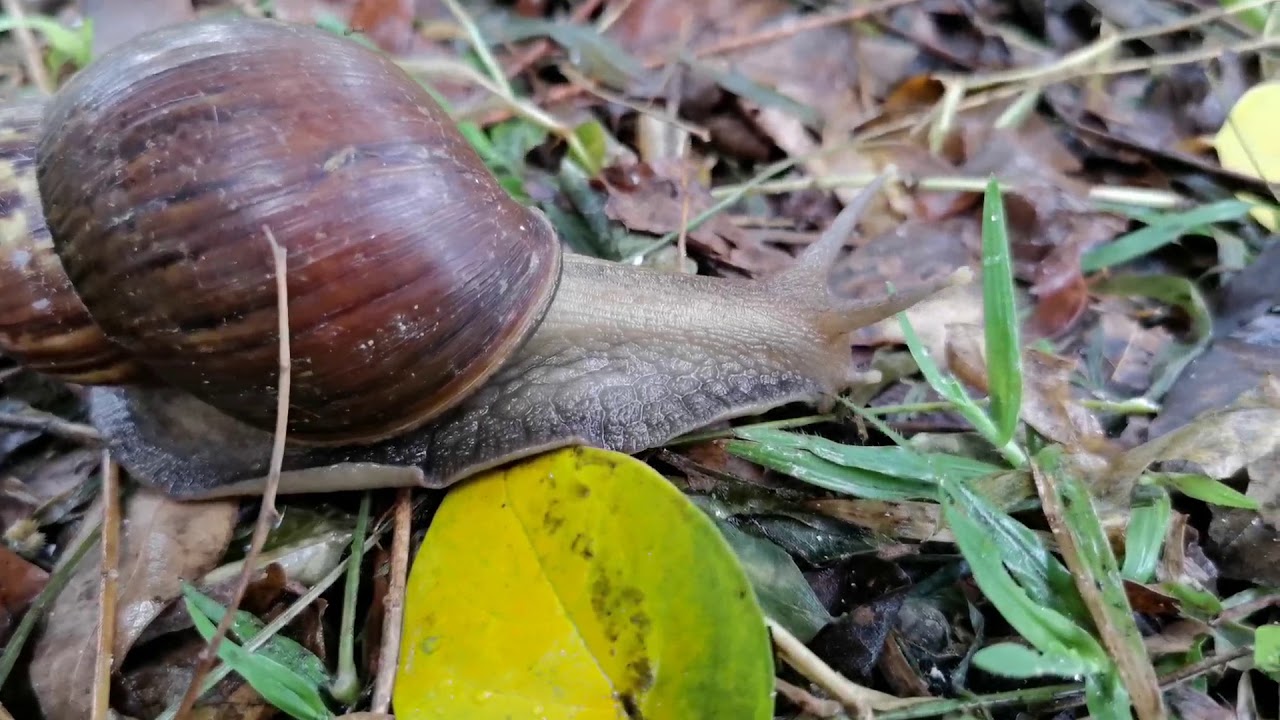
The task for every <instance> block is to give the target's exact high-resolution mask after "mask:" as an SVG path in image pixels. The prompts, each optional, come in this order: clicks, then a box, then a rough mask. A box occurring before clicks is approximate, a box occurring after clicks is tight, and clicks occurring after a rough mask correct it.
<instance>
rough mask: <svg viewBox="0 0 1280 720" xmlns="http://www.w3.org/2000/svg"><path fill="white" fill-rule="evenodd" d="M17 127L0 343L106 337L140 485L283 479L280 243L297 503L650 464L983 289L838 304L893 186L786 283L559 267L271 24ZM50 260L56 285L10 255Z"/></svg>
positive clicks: (422, 135)
mask: <svg viewBox="0 0 1280 720" xmlns="http://www.w3.org/2000/svg"><path fill="white" fill-rule="evenodd" d="M24 112H25V114H21V115H19V114H15V115H14V118H15V119H14V120H13V122H12V123H11V124H9V125H7V126H6V127H5V129H6V131H7V132H8V135H3V134H0V154H3V157H0V160H7V162H4V163H2V164H0V168H8V169H10V170H11V172H12V174H13V178H12V179H10V180H4V176H3V175H0V181H3V182H4V183H5V184H4V185H0V188H4V187H8V186H12V187H15V188H17V192H18V196H17V197H19V198H20V199H21V202H11V203H10V205H11V207H10V210H9V212H7V213H6V212H3V207H4V206H2V205H0V220H4V221H6V222H7V221H10V220H12V221H13V222H10V224H9V225H0V283H3V286H4V287H5V291H4V292H5V293H9V294H10V295H9V298H11V301H8V302H6V298H5V297H3V296H0V351H3V352H5V353H6V354H9V355H11V356H13V357H14V358H15V359H18V360H19V361H20V362H25V363H27V364H28V365H29V366H31V367H33V368H35V369H39V370H41V371H44V372H49V373H50V374H55V375H57V374H59V372H60V371H59V370H58V367H57V366H58V363H57V362H56V360H57V358H56V355H57V353H56V352H54V350H50V349H49V348H47V347H40V348H37V347H36V346H37V345H39V343H38V342H36V341H37V340H39V339H40V337H41V336H38V335H37V333H35V332H34V329H39V328H47V329H48V330H45V331H42V333H43V334H42V337H53V338H56V337H58V336H59V334H60V333H61V334H67V333H71V332H73V331H74V332H76V333H79V336H80V337H92V339H93V341H94V343H96V345H97V348H96V350H94V351H83V350H82V351H81V352H80V355H81V358H80V359H79V361H80V366H81V370H79V371H76V372H68V373H64V374H62V375H61V376H62V377H65V378H67V379H69V380H71V381H73V382H79V383H82V384H85V385H87V386H89V389H88V403H89V408H90V417H91V420H92V422H93V423H94V424H95V426H96V427H97V428H98V429H99V430H100V432H102V434H103V435H104V437H105V438H106V441H107V443H108V444H109V445H110V447H111V448H112V450H113V455H114V456H115V457H116V459H117V460H118V461H119V462H121V464H122V465H123V466H124V467H125V468H126V469H128V470H129V471H130V473H131V474H132V475H133V476H135V477H137V478H138V479H140V480H142V481H143V482H146V483H148V484H151V485H153V486H157V487H160V488H162V489H164V490H166V491H167V492H169V493H171V494H173V495H175V496H179V497H184V498H196V497H209V496H216V495H227V494H239V493H253V492H256V491H258V490H259V489H260V488H261V485H262V482H263V479H264V478H265V475H266V473H267V469H268V461H269V459H270V455H271V446H272V432H271V429H272V427H273V426H274V423H275V415H276V395H275V393H276V387H277V386H278V384H279V380H280V377H279V369H278V367H277V362H278V361H277V348H278V345H279V337H278V332H277V323H278V320H279V318H278V314H277V304H276V303H277V284H276V278H275V265H274V264H273V260H272V255H271V247H272V243H276V244H278V245H279V246H280V247H281V248H282V249H283V250H284V252H285V264H284V267H285V274H286V278H285V279H286V283H285V285H286V287H287V292H288V295H287V303H288V305H287V308H288V320H289V333H290V334H289V345H290V349H291V355H292V363H291V368H290V388H291V392H290V405H289V425H288V434H287V437H288V440H289V443H288V446H287V449H286V453H285V459H284V468H285V471H286V472H285V473H284V475H283V477H282V480H281V486H280V491H281V492H285V493H288V492H306V491H317V490H340V489H351V488H360V487H383V486H392V485H426V486H432V487H443V486H446V485H449V484H451V483H453V482H457V481H459V480H461V479H463V478H465V477H468V476H470V475H472V474H474V473H475V472H478V471H481V470H484V469H487V468H490V467H493V466H496V465H500V464H503V463H505V462H509V461H511V460H514V459H517V458H519V457H523V456H527V455H530V454H534V453H537V452H542V451H545V450H549V449H552V448H555V447H561V446H564V445H568V444H591V445H595V446H598V447H605V448H609V449H614V450H619V451H624V452H635V451H639V450H642V449H645V448H649V447H654V446H657V445H660V444H662V443H664V442H666V441H668V440H670V439H672V438H674V437H676V436H679V435H681V434H684V433H687V432H690V431H692V430H696V429H698V428H700V427H704V426H706V425H708V424H711V423H714V422H717V421H721V420H725V419H729V418H733V417H738V416H742V415H746V414H752V413H758V412H761V411H764V410H766V409H769V408H771V407H776V406H778V405H782V404H786V403H791V402H821V401H823V399H824V398H829V397H831V396H833V395H834V394H837V393H839V392H840V391H841V390H843V389H844V388H846V387H848V386H849V384H850V383H852V382H854V381H855V380H856V379H857V377H858V373H857V372H856V371H855V370H854V369H853V368H852V367H851V361H850V354H849V345H848V334H849V333H850V332H851V331H852V330H855V329H857V328H859V327H862V326H865V325H868V324H871V323H873V322H876V321H878V320H881V319H883V318H885V317H888V316H890V315H892V314H893V313H896V312H898V311H900V310H903V309H905V308H907V307H909V306H911V305H912V304H914V303H916V302H918V301H919V300H920V299H922V298H924V297H925V296H927V295H929V294H931V293H933V292H935V291H937V290H938V289H939V288H940V287H942V286H944V285H946V284H949V282H953V281H954V280H956V279H963V272H962V273H960V275H959V276H957V277H953V278H951V279H949V280H947V281H942V282H939V283H935V284H932V285H927V286H923V287H919V288H915V289H912V290H910V291H907V292H902V293H899V294H897V295H894V296H891V297H889V298H885V299H881V300H875V301H871V302H863V303H858V302H852V301H848V300H843V299H839V298H836V297H834V296H833V295H832V294H831V293H830V292H829V290H828V288H827V273H828V271H829V269H830V267H831V264H832V263H833V262H834V260H835V258H836V256H837V254H838V253H839V250H840V248H841V247H842V245H843V243H844V240H845V238H847V237H848V236H849V235H850V234H851V233H852V231H853V228H854V225H855V224H856V221H857V218H858V216H859V214H860V212H861V211H862V209H863V207H864V206H865V204H866V200H867V199H869V197H870V195H871V191H868V192H867V193H865V194H864V197H863V198H862V199H861V200H860V201H859V202H855V203H853V204H852V205H851V206H850V207H848V208H846V209H845V211H844V212H843V213H842V214H841V215H840V216H839V217H838V218H837V220H836V221H835V222H834V223H833V224H832V226H831V228H830V229H829V230H828V231H827V232H826V233H825V234H824V236H823V238H822V239H821V240H820V241H818V242H816V243H815V244H814V245H813V246H811V247H810V248H808V249H807V251H806V252H805V253H804V254H803V255H802V256H801V257H800V258H799V259H798V260H797V262H796V263H795V265H794V266H793V267H792V268H790V269H789V270H788V271H786V272H784V273H783V274H781V275H779V276H777V277H773V278H769V279H765V280H738V279H727V278H712V277H706V276H698V275H687V274H676V273H665V272H660V271H656V270H650V269H645V268H639V267H631V266H623V265H619V264H616V263H609V262H605V261H600V260H595V259H591V258H585V257H581V256H574V255H568V254H565V253H564V251H563V249H562V247H561V244H560V242H559V240H558V238H557V237H556V235H555V232H554V230H553V229H552V227H551V225H550V223H549V222H548V221H547V220H546V218H545V217H544V216H543V215H542V214H541V213H540V212H538V211H537V210H535V209H532V208H527V207H525V206H523V205H520V204H519V203H517V202H515V201H514V200H513V199H512V198H511V197H510V196H509V195H507V194H506V193H505V191H503V190H502V188H501V186H499V185H498V183H497V182H496V180H495V179H494V178H493V176H492V175H491V174H489V173H488V171H487V170H486V168H485V167H484V165H483V163H482V161H481V159H480V158H479V156H478V155H477V154H476V153H475V151H474V150H473V149H472V148H471V147H470V146H469V145H468V144H467V143H466V141H465V140H464V139H463V138H462V136H461V134H460V133H459V132H458V131H457V129H456V128H455V127H454V126H453V124H452V123H451V121H450V120H449V118H448V116H447V115H446V114H445V113H444V112H443V110H442V109H441V108H440V107H439V106H438V105H436V103H435V102H434V100H432V98H431V97H430V96H429V94H427V93H426V92H425V90H423V89H422V88H421V87H420V86H419V85H418V84H417V83H416V82H415V81H414V80H413V79H412V78H410V77H409V76H408V75H407V74H405V73H404V72H403V71H401V70H400V69H399V68H398V67H396V66H395V65H394V64H393V63H391V62H390V61H389V60H387V59H386V58H384V57H383V56H381V55H380V54H378V53H376V52H375V51H372V50H370V49H368V48H365V47H363V46H361V45H359V44H356V43H354V42H350V41H347V40H345V39H342V38H339V37H337V36H334V35H331V34H329V33H326V32H324V31H321V30H318V29H313V28H307V27H303V26H298V25H290V24H285V23H281V22H277V21H272V20H256V19H248V18H229V19H228V18H222V19H215V20H202V21H197V22H193V23H185V24H182V25H175V26H170V27H167V28H164V29H161V30H158V31H153V32H152V33H149V34H147V35H145V36H142V37H140V38H137V39H135V40H134V41H133V42H131V43H129V44H127V45H123V46H119V47H117V48H115V49H114V50H112V51H110V52H109V53H107V54H105V55H104V56H102V57H101V58H99V59H98V60H96V61H95V62H94V63H92V64H91V65H89V66H88V67H87V68H85V69H83V70H81V71H80V73H78V74H77V75H76V76H75V77H73V78H72V79H71V80H70V81H69V82H68V83H67V84H66V86H64V87H63V88H62V89H61V90H59V91H58V93H57V94H56V95H55V96H54V97H53V98H52V99H50V100H49V102H48V104H47V105H46V106H45V107H43V108H42V109H41V110H39V111H38V112H35V111H32V110H30V109H27V110H25V111H24ZM37 116H38V118H39V119H38V121H37V120H36V119H35V118H36V117H37ZM24 138H26V140H24ZM6 143H7V144H6ZM32 158H34V162H33V161H32ZM15 159H16V160H15ZM31 173H33V174H34V183H32V181H31V179H30V178H31ZM4 197H7V195H6V194H5V193H0V198H4ZM19 216H21V217H22V218H23V219H22V220H21V221H18V220H14V218H15V217H19ZM37 250H39V251H40V255H39V256H40V257H41V258H43V259H44V260H45V262H44V263H43V264H42V265H40V267H39V270H40V272H38V273H37V272H34V271H33V270H32V268H31V263H29V262H28V263H27V264H26V265H25V266H24V265H23V264H22V263H20V262H17V260H18V259H21V257H22V255H23V254H24V253H27V254H28V255H33V254H35V251H37ZM51 260H56V261H57V262H51ZM59 270H62V271H63V273H62V274H60V273H59ZM19 280H20V281H21V283H18V281H19ZM18 284H21V286H22V290H21V293H25V294H18V293H17V291H13V292H11V287H13V286H16V285H18ZM66 293H71V296H70V297H63V295H64V294H66ZM42 294H43V295H42ZM32 298H37V299H35V300H32ZM55 300H57V302H55ZM37 306H39V307H40V308H41V311H42V312H43V314H41V312H31V311H32V310H34V309H35V308H36V307H37ZM7 308H25V309H26V312H25V314H24V313H22V312H10V313H6V312H5V310H6V309H7ZM86 317H87V318H90V319H91V320H92V322H91V323H90V322H86ZM55 345H56V343H55ZM67 346H68V344H67V343H63V345H62V346H61V347H64V348H66V347H67ZM55 349H56V348H55ZM95 353H96V354H95ZM67 356H68V363H69V364H73V363H72V361H73V360H75V358H74V356H73V354H72V353H70V352H68V353H67ZM86 357H87V358H89V359H87V360H86V359H85V358H86ZM90 360H93V362H90ZM95 364H96V365H97V366H100V367H101V368H105V369H103V370H101V371H99V370H96V369H95V371H94V372H89V371H87V370H85V369H84V368H87V367H90V366H94V365H95ZM95 372H97V373H98V374H97V375H96V376H95Z"/></svg>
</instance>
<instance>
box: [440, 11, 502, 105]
mask: <svg viewBox="0 0 1280 720" xmlns="http://www.w3.org/2000/svg"><path fill="white" fill-rule="evenodd" d="M444 4H445V5H447V6H448V7H449V12H451V13H453V17H454V18H455V19H457V21H458V24H459V25H461V26H462V29H463V30H465V31H466V33H467V37H468V38H469V39H470V40H471V47H472V49H474V50H475V51H476V55H478V56H479V57H480V64H481V65H483V66H484V68H485V70H486V71H487V72H488V73H489V78H490V79H492V80H493V82H494V84H496V85H497V86H498V87H499V88H501V89H502V94H503V95H506V96H509V97H514V95H515V93H514V92H512V90H511V83H510V82H509V81H508V80H507V76H506V74H505V73H503V72H502V67H501V66H500V65H498V61H497V60H495V59H494V57H493V53H491V52H489V44H488V43H486V42H485V40H484V36H483V35H481V34H480V28H479V27H478V26H477V25H476V22H475V20H472V19H471V16H470V15H469V14H467V11H466V10H464V9H463V7H462V6H461V5H459V4H458V0H444Z"/></svg>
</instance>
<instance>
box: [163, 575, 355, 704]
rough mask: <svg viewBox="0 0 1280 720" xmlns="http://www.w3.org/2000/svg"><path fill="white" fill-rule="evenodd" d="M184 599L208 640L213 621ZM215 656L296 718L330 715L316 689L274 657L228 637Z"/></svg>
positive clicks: (200, 630)
mask: <svg viewBox="0 0 1280 720" xmlns="http://www.w3.org/2000/svg"><path fill="white" fill-rule="evenodd" d="M184 599H185V600H186V606H187V613H188V615H190V617H191V621H192V622H193V623H194V624H195V627H196V630H197V631H198V632H199V633H200V635H201V636H202V637H204V639H205V640H206V641H208V640H209V639H210V638H212V637H213V636H214V633H215V632H216V628H215V627H214V624H213V622H212V621H211V620H210V619H209V617H208V616H206V615H205V614H204V613H202V612H200V610H199V608H197V607H196V604H195V603H194V602H192V601H191V598H190V596H189V595H188V596H186V597H184ZM218 658H219V659H221V660H222V661H223V662H225V663H226V664H227V665H228V666H230V667H231V668H232V669H234V670H235V671H236V672H237V673H239V675H240V676H241V677H243V678H244V679H245V682H247V683H249V685H251V686H252V687H253V689H254V690H257V691H258V693H259V694H260V695H262V697H263V699H265V700H266V701H267V702H269V703H271V704H272V705H273V706H275V707H276V708H277V709H279V710H282V711H283V712H286V713H288V714H289V715H291V716H292V717H294V718H297V720H329V719H330V718H332V717H333V713H331V712H330V711H329V708H328V707H327V706H325V703H324V698H322V697H321V696H320V691H319V689H317V688H316V687H315V686H313V685H311V684H309V683H308V682H307V681H306V680H305V679H304V678H303V677H302V676H301V675H299V674H298V673H296V672H294V671H293V670H291V669H289V668H287V667H285V666H284V665H281V664H280V663H278V662H276V661H275V660H272V659H271V658H268V657H266V656H265V655H256V654H253V653H250V652H248V651H247V650H245V649H244V648H242V647H240V646H239V645H237V644H236V643H235V642H233V641H232V640H231V639H229V638H227V639H224V640H223V641H222V642H221V643H218Z"/></svg>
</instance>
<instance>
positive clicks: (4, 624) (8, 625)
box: [0, 545, 49, 645]
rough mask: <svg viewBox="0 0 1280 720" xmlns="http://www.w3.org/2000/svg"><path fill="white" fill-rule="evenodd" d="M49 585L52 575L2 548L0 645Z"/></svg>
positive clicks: (0, 553)
mask: <svg viewBox="0 0 1280 720" xmlns="http://www.w3.org/2000/svg"><path fill="white" fill-rule="evenodd" d="M48 582H49V573H47V572H45V571H44V570H43V569H41V568H39V567H37V566H35V565H32V564H31V563H30V562H28V561H27V560H26V559H25V558H23V557H22V556H20V555H18V554H17V553H15V552H14V551H12V550H10V549H9V548H7V547H5V546H3V545H0V645H3V644H4V643H5V642H6V641H7V640H8V638H9V631H10V630H11V629H12V626H13V623H14V621H15V620H17V619H18V618H20V617H21V616H22V614H23V612H25V611H26V609H27V606H28V605H30V604H31V601H32V600H35V598H36V595H39V594H40V591H41V590H43V589H44V586H45V584H46V583H48Z"/></svg>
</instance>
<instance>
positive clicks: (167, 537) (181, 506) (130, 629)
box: [30, 488, 238, 720]
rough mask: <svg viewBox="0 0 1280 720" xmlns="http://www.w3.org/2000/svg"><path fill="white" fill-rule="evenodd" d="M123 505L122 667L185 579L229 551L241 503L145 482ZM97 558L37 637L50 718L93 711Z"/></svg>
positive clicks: (36, 656) (118, 645)
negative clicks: (184, 494)
mask: <svg viewBox="0 0 1280 720" xmlns="http://www.w3.org/2000/svg"><path fill="white" fill-rule="evenodd" d="M122 505H123V507H122V510H121V512H122V516H123V518H122V520H123V522H122V528H121V542H120V566H119V573H118V576H119V588H120V592H119V597H118V601H117V603H118V604H117V608H118V609H117V614H116V622H117V624H116V637H115V646H114V648H113V657H112V661H113V667H114V668H116V669H118V668H119V667H120V664H121V663H122V662H123V661H124V659H125V656H126V654H127V653H128V652H129V648H130V647H132V645H133V642H134V641H135V640H136V639H137V638H138V636H139V635H140V634H141V633H142V631H143V630H144V629H146V627H147V625H148V624H149V623H150V622H151V620H152V619H153V618H154V617H155V616H156V615H157V614H158V613H160V611H162V610H163V609H164V607H165V606H166V605H167V604H168V603H169V602H170V601H172V600H173V599H174V598H177V597H178V596H179V595H180V594H181V583H182V581H183V580H192V579H195V578H198V577H200V576H201V575H203V574H204V573H206V572H208V571H209V570H210V569H211V568H212V567H213V566H214V565H215V564H216V563H217V562H218V560H219V558H221V557H222V555H223V553H224V552H225V551H226V548H227V544H228V543H229V542H230V541H231V533H232V531H233V529H234V528H235V521H236V511H237V507H238V503H236V502H235V501H232V500H220V501H209V502H177V501H175V500H172V499H170V498H168V497H166V496H165V495H163V494H160V493H158V492H155V491H152V490H148V489H144V488H136V489H133V490H131V494H130V495H129V496H128V497H127V498H125V500H124V502H123V504H122ZM97 508H100V505H99V506H97ZM97 514H100V512H98V511H97V510H96V509H95V515H94V516H96V515H97ZM97 557H98V553H97V552H95V551H92V550H91V551H90V553H89V555H87V556H86V560H85V561H84V562H82V563H81V564H80V566H79V567H78V568H77V569H76V570H75V572H74V574H73V575H72V577H71V579H70V581H69V582H68V583H67V585H66V587H65V588H64V589H63V590H62V592H61V593H59V595H58V597H57V598H56V599H55V600H54V601H53V603H52V604H51V606H50V609H49V613H48V615H46V617H45V619H44V623H43V626H42V629H41V631H40V633H39V636H38V637H37V638H36V640H35V643H34V647H33V651H32V657H31V669H30V672H31V685H32V689H33V690H34V691H35V694H36V697H37V698H38V699H39V701H40V706H41V709H42V710H43V712H44V714H45V718H46V720H83V718H85V717H88V715H89V712H88V708H89V702H90V697H91V692H92V688H93V672H94V650H93V640H92V638H93V637H94V634H95V628H96V627H97V625H98V608H99V605H100V599H99V593H100V589H99V579H98V574H99V568H98V563H97V562H95V560H96V558H97Z"/></svg>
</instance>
